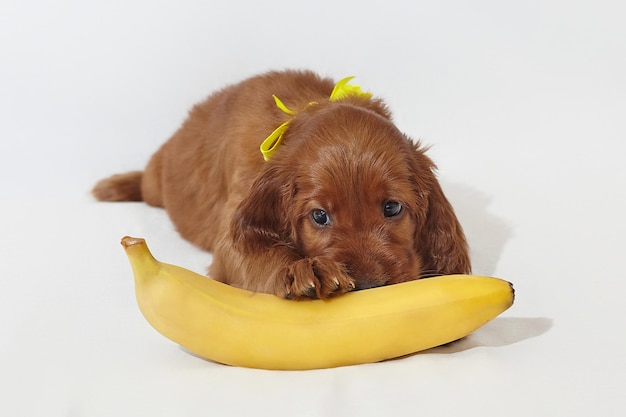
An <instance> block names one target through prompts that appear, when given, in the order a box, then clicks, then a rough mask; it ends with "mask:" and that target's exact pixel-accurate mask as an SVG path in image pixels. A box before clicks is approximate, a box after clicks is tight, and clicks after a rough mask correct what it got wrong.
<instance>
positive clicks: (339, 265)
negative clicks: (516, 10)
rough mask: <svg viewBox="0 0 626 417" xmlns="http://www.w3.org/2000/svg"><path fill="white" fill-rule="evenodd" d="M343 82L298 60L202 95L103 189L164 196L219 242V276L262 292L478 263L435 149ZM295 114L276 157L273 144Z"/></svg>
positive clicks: (399, 277) (180, 217) (201, 241)
mask: <svg viewBox="0 0 626 417" xmlns="http://www.w3.org/2000/svg"><path fill="white" fill-rule="evenodd" d="M334 85H335V83H334V82H333V81H332V80H330V79H323V78H320V77H319V76H317V75H315V74H314V73H311V72H296V71H285V72H270V73H267V74H264V75H260V76H256V77H253V78H250V79H248V80H246V81H243V82H241V83H239V84H236V85H233V86H230V87H228V88H226V89H224V90H222V91H219V92H217V93H215V94H213V95H212V96H210V97H209V98H208V99H207V100H206V101H204V102H202V103H200V104H198V105H196V106H195V107H194V108H193V109H192V110H191V112H190V114H189V118H188V119H187V120H186V121H185V122H184V124H183V125H182V127H181V128H180V129H179V130H178V131H177V132H176V133H175V134H174V135H173V136H172V137H171V138H170V140H169V141H168V142H166V143H165V144H164V145H163V146H162V147H161V148H160V149H159V150H158V151H157V152H156V153H155V154H154V155H153V156H152V159H151V160H150V163H149V164H148V166H147V167H146V169H145V171H143V172H131V173H127V174H121V175H115V176H113V177H110V178H107V179H104V180H102V181H100V182H99V183H98V184H97V185H96V186H95V188H94V190H93V194H94V195H95V197H96V198H97V199H99V200H106V201H121V200H144V201H145V202H146V203H148V204H151V205H154V206H159V207H164V208H165V209H166V210H167V212H168V213H169V216H170V217H171V219H172V221H173V222H174V224H175V225H176V227H177V228H178V231H179V232H180V234H181V235H182V236H183V237H185V238H186V239H188V240H190V241H191V242H193V243H195V244H196V245H198V246H200V247H202V248H204V249H206V250H210V251H213V255H214V257H213V263H212V265H211V267H210V269H209V275H211V276H212V277H213V278H214V279H216V280H219V281H222V282H225V283H228V284H231V285H234V286H237V287H241V288H245V289H248V290H252V291H258V292H267V293H273V294H276V295H278V296H281V297H288V298H293V299H300V298H325V297H329V296H331V295H334V294H340V293H344V292H347V291H350V290H353V289H364V288H370V287H376V286H381V285H386V284H393V283H398V282H402V281H408V280H414V279H418V278H421V277H424V276H431V275H437V274H451V273H469V272H470V262H469V257H468V253H467V245H466V241H465V237H464V235H463V231H462V229H461V227H460V225H459V223H458V221H457V219H456V217H455V215H454V212H453V209H452V207H451V206H450V204H449V202H448V201H447V200H446V198H445V196H444V195H443V192H442V190H441V187H440V186H439V183H438V182H437V179H436V178H435V175H434V173H433V170H434V168H435V167H434V164H433V162H432V161H431V160H430V159H429V158H428V157H427V156H426V155H425V154H424V150H423V149H422V148H421V147H420V146H419V145H416V144H414V143H413V142H411V140H410V139H409V138H407V137H406V136H405V135H404V134H402V133H401V132H400V131H399V130H398V129H397V128H396V127H395V126H394V124H393V123H392V122H391V116H390V113H389V111H388V110H387V107H386V106H385V104H384V103H383V102H382V101H381V100H379V99H373V98H370V97H369V96H367V95H364V94H348V95H346V96H344V97H343V98H341V99H336V100H332V101H331V100H329V96H330V95H331V91H333V87H334ZM272 95H276V96H277V97H278V98H280V100H282V102H283V103H284V104H285V106H286V107H288V108H289V109H291V110H293V111H294V114H293V115H289V114H286V113H285V112H284V111H282V110H281V109H279V108H278V107H277V105H276V104H275V102H274V99H273V98H272ZM286 121H289V124H288V125H287V129H286V131H285V132H284V134H283V136H282V141H281V142H280V143H279V144H278V146H277V147H276V151H275V152H274V153H273V154H272V155H271V157H270V158H269V160H267V161H264V159H263V156H262V155H261V152H260V151H259V145H260V144H261V143H262V142H263V141H264V139H265V138H267V137H268V135H270V133H272V132H273V131H274V130H275V129H276V128H277V127H278V126H280V125H281V124H282V123H284V122H286Z"/></svg>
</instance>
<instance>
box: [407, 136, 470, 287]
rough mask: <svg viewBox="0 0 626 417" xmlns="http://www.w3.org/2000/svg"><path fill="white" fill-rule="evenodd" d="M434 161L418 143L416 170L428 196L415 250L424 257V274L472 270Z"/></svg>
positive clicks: (419, 187)
mask: <svg viewBox="0 0 626 417" xmlns="http://www.w3.org/2000/svg"><path fill="white" fill-rule="evenodd" d="M435 169H436V167H435V165H434V163H433V162H432V161H431V160H430V158H428V157H427V156H426V155H424V151H423V150H421V149H419V145H418V146H416V147H415V158H414V165H413V170H414V174H415V176H416V179H415V182H416V184H417V185H418V192H419V193H420V194H421V195H422V196H426V197H427V206H428V207H427V209H426V214H425V218H424V219H422V221H421V222H420V223H421V225H422V227H421V228H418V230H417V232H416V233H417V235H416V237H415V245H416V248H415V249H416V251H417V253H418V254H419V255H420V257H421V258H422V264H423V267H422V268H423V273H424V274H425V275H427V276H428V275H440V274H441V275H447V274H469V273H470V272H471V264H470V259H469V253H468V247H467V241H466V240H465V234H464V233H463V229H462V227H461V225H460V224H459V221H458V219H457V217H456V215H455V213H454V209H453V208H452V205H451V204H450V202H449V201H448V199H447V198H446V197H445V195H444V193H443V190H442V189H441V186H440V184H439V181H438V180H437V178H436V176H435V172H434V171H435Z"/></svg>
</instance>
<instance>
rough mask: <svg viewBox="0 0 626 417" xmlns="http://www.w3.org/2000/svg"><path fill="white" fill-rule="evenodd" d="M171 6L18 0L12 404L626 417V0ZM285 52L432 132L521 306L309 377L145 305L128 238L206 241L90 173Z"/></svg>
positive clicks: (5, 258) (7, 144)
mask: <svg viewBox="0 0 626 417" xmlns="http://www.w3.org/2000/svg"><path fill="white" fill-rule="evenodd" d="M163 3H164V2H154V1H147V0H143V1H124V2H111V1H89V2H85V1H83V2H80V1H62V2H45V1H28V0H19V1H16V0H8V1H7V0H5V1H3V2H2V4H0V54H1V56H0V138H1V143H0V178H2V179H1V180H0V181H1V182H0V186H1V189H0V199H1V201H0V206H1V207H2V209H1V210H2V212H1V213H2V216H0V236H1V238H0V239H1V240H0V257H1V260H2V265H3V272H2V276H3V277H2V286H1V290H0V318H1V319H0V326H1V327H0V385H1V386H0V392H2V395H1V396H0V415H3V416H35V415H45V416H143V415H146V416H191V415H215V416H228V415H234V416H237V415H242V416H262V415H268V416H269V415H271V416H277V415H289V416H322V415H327V416H348V415H354V416H367V415H372V416H382V415H386V416H395V415H412V416H414V415H436V416H452V415H469V416H501V415H506V416H531V415H532V416H572V415H581V416H583V415H587V416H591V415H603V416H609V415H615V416H621V415H624V406H623V399H621V398H620V394H622V392H623V390H624V388H625V387H626V385H625V383H626V381H625V379H626V378H625V375H626V358H625V352H626V349H625V348H626V342H625V338H624V333H625V332H624V327H625V326H624V324H623V320H624V317H625V315H626V307H625V305H626V303H624V301H623V300H624V291H625V290H626V284H625V282H626V279H625V277H624V266H623V265H624V255H625V249H626V244H625V243H624V236H625V234H626V222H625V221H624V213H625V212H626V196H625V194H626V193H625V192H624V188H625V187H624V185H625V184H626V168H625V167H624V162H623V155H624V150H623V149H624V146H623V143H624V140H626V127H625V121H624V115H625V114H626V82H625V77H624V74H626V48H625V39H626V29H625V28H624V25H623V17H624V15H625V12H626V7H625V6H624V3H623V2H619V1H615V2H607V1H596V2H580V1H541V2H539V1H537V2H531V1H528V2H517V1H513V2H498V1H475V2H464V1H443V2H433V1H430V2H425V1H418V2H412V3H411V4H412V5H411V6H407V5H408V4H409V2H400V1H393V0H390V1H384V2H380V1H376V2H375V1H369V0H359V1H350V2H348V1H346V2H336V1H316V2H310V3H309V4H308V5H303V4H302V3H299V2H293V1H292V2H288V1H271V0H268V1H263V2H257V1H249V2H242V1H237V0H230V1H228V2H207V1H200V0H198V1H195V2H194V1H176V2H169V3H168V4H163ZM287 67H295V68H311V69H314V70H317V71H319V72H321V73H322V74H324V75H330V76H333V77H335V78H339V77H343V76H346V75H356V76H357V77H358V78H357V80H358V83H359V84H361V85H362V87H363V88H364V89H367V90H370V91H373V92H374V93H376V94H377V95H381V96H383V97H385V98H386V99H387V100H388V101H389V104H390V106H391V108H392V110H393V111H394V114H395V117H396V120H397V122H398V124H399V126H400V127H401V128H402V129H403V130H404V131H406V132H407V133H408V134H409V135H411V136H412V137H414V138H421V139H422V140H423V141H424V142H425V143H428V144H431V145H433V149H432V150H431V156H432V157H433V158H434V159H435V160H436V162H437V163H438V164H439V166H440V178H441V181H442V183H443V185H444V188H445V189H446V191H447V193H448V195H449V197H450V199H451V200H452V201H453V203H454V205H455V207H456V209H457V211H458V214H459V216H460V218H461V221H462V223H463V224H464V226H465V228H466V231H467V235H468V238H469V240H470V243H471V245H472V250H473V261H474V269H475V272H476V273H477V274H487V275H495V276H500V277H503V278H506V279H508V280H510V281H513V282H514V283H515V286H516V289H517V302H516V304H515V305H514V306H513V308H511V309H510V310H509V311H507V312H506V313H505V314H504V315H503V316H501V317H500V318H497V319H496V320H494V321H493V322H492V323H490V324H488V325H487V326H485V327H484V328H482V329H480V330H479V331H477V332H476V333H475V334H474V335H472V336H470V337H469V338H468V339H466V340H465V341H463V342H461V343H458V344H456V345H452V346H450V347H447V348H440V349H435V350H434V351H430V352H426V353H422V354H418V355H414V356H412V357H408V358H405V359H402V360H396V361H390V362H385V363H380V364H371V365H363V366H354V367H347V368H339V369H332V370H321V371H309V372H267V371H258V370H248V369H238V368H232V367H227V366H222V365H218V364H214V363H210V362H206V361H203V360H201V359H198V358H196V357H194V356H191V355H189V354H187V353H186V352H184V351H182V350H181V349H180V348H178V347H177V346H176V345H174V344H173V343H171V342H169V341H168V340H166V339H164V338H163V337H161V336H160V335H159V334H157V333H156V332H155V331H154V330H153V329H152V328H151V327H150V326H149V325H148V323H147V322H146V321H145V320H144V319H143V317H142V316H141V315H140V313H139V311H138V309H137V307H136V304H135V300H134V294H133V284H132V279H131V272H130V268H129V265H128V262H127V260H126V259H125V256H124V254H123V252H122V249H121V247H120V245H119V239H120V238H121V237H122V236H123V235H126V234H130V235H137V236H143V237H146V238H147V239H148V243H149V244H150V246H151V248H152V250H153V251H154V253H155V254H156V255H157V256H158V257H159V258H161V259H162V260H164V261H168V262H171V263H178V264H181V265H184V266H187V267H189V268H191V269H195V270H197V271H204V269H205V267H206V266H207V265H208V264H209V263H210V259H211V258H210V255H209V254H206V253H202V252H201V251H199V250H197V249H195V248H193V247H192V246H191V245H189V244H188V243H186V242H185V241H183V240H182V239H181V238H180V237H179V236H178V235H177V234H176V232H175V231H174V229H173V227H172V225H171V223H170V222H169V220H168V218H167V216H166V215H165V213H163V212H162V211H160V210H158V209H153V208H149V207H146V206H144V205H142V204H130V203H129V204H101V203H96V202H95V201H93V200H92V199H91V198H90V195H89V190H90V188H91V186H92V184H93V183H94V182H95V181H96V180H98V179H99V178H101V177H104V176H107V175H109V174H111V173H115V172H120V171H126V170H132V169H140V168H142V167H143V165H144V164H145V162H146V161H147V158H148V157H149V156H150V154H151V153H152V152H153V151H154V150H155V149H156V148H157V147H158V146H159V145H160V144H161V143H162V142H163V141H164V140H166V139H167V138H168V136H169V135H170V134H171V133H172V132H173V131H174V130H175V129H176V128H177V126H178V125H179V123H180V122H181V121H182V120H183V118H184V116H185V114H186V111H187V109H188V108H189V107H190V106H191V105H192V104H193V103H195V102H196V101H198V100H200V99H202V98H204V97H205V96H206V95H207V94H208V93H210V92H211V91H213V90H214V89H216V88H220V87H222V86H223V85H224V84H227V83H231V82H236V81H238V80H240V79H242V78H244V77H247V76H249V75H252V74H255V73H258V72H261V71H265V70H267V69H274V68H287Z"/></svg>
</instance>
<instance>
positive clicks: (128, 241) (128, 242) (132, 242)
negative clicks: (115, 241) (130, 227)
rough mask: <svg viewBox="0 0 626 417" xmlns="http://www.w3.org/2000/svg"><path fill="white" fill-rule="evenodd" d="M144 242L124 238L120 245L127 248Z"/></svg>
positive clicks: (134, 238)
mask: <svg viewBox="0 0 626 417" xmlns="http://www.w3.org/2000/svg"><path fill="white" fill-rule="evenodd" d="M144 242H145V240H144V239H142V238H140V237H130V236H124V237H123V238H122V242H121V243H122V246H124V248H129V247H131V246H135V245H140V244H142V243H144Z"/></svg>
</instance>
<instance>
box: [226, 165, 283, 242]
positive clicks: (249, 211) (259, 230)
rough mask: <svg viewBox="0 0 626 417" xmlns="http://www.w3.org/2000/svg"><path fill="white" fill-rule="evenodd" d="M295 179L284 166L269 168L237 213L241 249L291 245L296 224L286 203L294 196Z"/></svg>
mask: <svg viewBox="0 0 626 417" xmlns="http://www.w3.org/2000/svg"><path fill="white" fill-rule="evenodd" d="M292 181H293V179H292V178H289V176H288V175H286V173H285V171H284V170H282V169H280V167H277V166H268V167H265V172H263V173H262V174H261V176H260V177H259V178H257V180H256V181H255V182H254V184H253V185H252V188H251V190H250V193H249V194H248V195H247V196H246V197H245V198H244V199H243V200H242V201H241V203H240V204H239V206H238V207H237V209H236V210H235V213H234V216H233V220H232V224H231V233H232V238H233V242H235V244H236V246H237V247H238V248H239V249H240V250H242V251H243V252H251V251H259V250H263V249H266V248H267V247H270V246H275V245H276V244H287V245H289V244H290V242H291V234H292V226H291V219H290V216H289V213H288V207H286V205H287V204H288V202H289V201H291V198H292V197H293V195H294V191H293V189H294V187H293V185H292Z"/></svg>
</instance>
